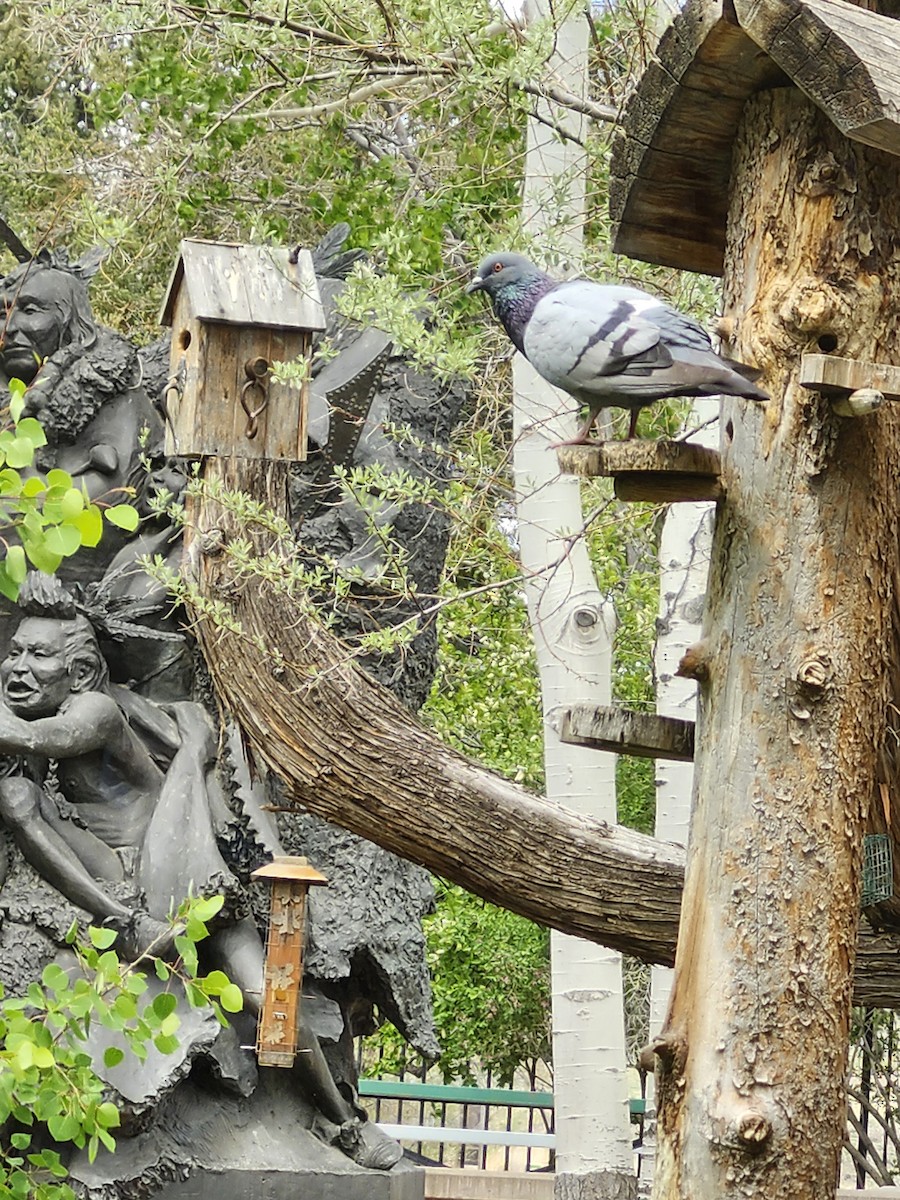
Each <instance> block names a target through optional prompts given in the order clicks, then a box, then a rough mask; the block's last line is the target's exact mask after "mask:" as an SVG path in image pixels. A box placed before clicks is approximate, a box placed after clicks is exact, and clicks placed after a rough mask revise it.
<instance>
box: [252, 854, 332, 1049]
mask: <svg viewBox="0 0 900 1200" xmlns="http://www.w3.org/2000/svg"><path fill="white" fill-rule="evenodd" d="M253 878H254V879H270V880H271V881H272V895H271V900H270V903H269V933H268V937H267V939H266V972H265V984H264V990H263V1003H262V1010H261V1012H260V1016H259V1025H258V1028H257V1034H256V1056H257V1059H258V1061H259V1065H260V1066H261V1067H290V1066H293V1063H294V1059H295V1057H296V1055H297V1018H298V1015H299V1012H300V985H301V983H302V981H303V945H304V939H305V936H306V897H307V894H308V892H309V889H310V887H312V886H314V885H315V884H322V883H327V882H328V880H327V879H326V878H325V876H324V875H322V874H320V873H319V872H318V871H317V870H316V869H315V868H314V867H311V866H310V865H309V863H308V862H307V860H306V859H305V858H294V857H290V856H286V855H276V856H275V858H274V859H273V860H272V862H270V863H267V864H266V866H264V867H260V868H259V870H258V871H254V872H253Z"/></svg>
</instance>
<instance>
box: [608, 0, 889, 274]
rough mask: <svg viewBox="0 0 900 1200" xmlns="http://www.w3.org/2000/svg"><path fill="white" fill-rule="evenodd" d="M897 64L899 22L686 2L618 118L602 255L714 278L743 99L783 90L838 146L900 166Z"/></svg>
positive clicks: (781, 5)
mask: <svg viewBox="0 0 900 1200" xmlns="http://www.w3.org/2000/svg"><path fill="white" fill-rule="evenodd" d="M898 62H900V22H897V21H895V20H892V19H891V18H890V17H884V16H880V15H879V14H877V13H872V12H869V11H867V10H865V9H862V8H858V7H857V6H856V5H853V4H848V3H845V0H687V3H686V4H685V6H684V8H683V9H682V11H681V12H680V13H679V14H678V15H677V16H676V17H675V19H674V21H673V22H672V24H671V25H670V26H669V28H668V29H667V30H666V32H665V33H664V34H663V36H662V38H661V40H660V43H659V47H658V49H657V54H656V60H655V61H654V62H653V63H651V65H650V67H649V68H648V69H647V70H646V71H645V72H644V74H643V76H642V77H641V81H640V83H639V85H638V87H637V89H636V90H635V92H634V94H633V95H632V97H631V100H630V101H629V103H628V106H627V108H626V110H625V114H624V118H623V123H622V132H621V133H620V134H619V136H618V138H617V141H616V146H615V150H614V153H613V158H612V165H611V180H610V201H609V203H610V212H611V216H612V219H613V245H614V248H615V249H616V250H617V251H618V252H619V253H621V254H629V255H631V256H632V257H633V258H641V259H645V260H647V261H648V262H655V263H661V264H662V265H664V266H671V267H680V268H682V269H685V270H689V271H704V272H707V273H709V274H712V275H720V274H721V273H722V267H723V258H724V251H725V223H726V218H727V214H728V194H729V183H730V176H731V149H732V144H733V142H734V138H735V135H736V133H737V129H738V124H739V122H740V118H741V112H742V110H743V107H744V102H745V101H746V100H747V98H748V97H749V96H751V95H753V93H755V92H759V91H763V90H765V89H768V88H772V87H786V86H790V85H792V84H793V85H794V86H796V87H798V88H800V89H801V90H802V91H803V92H805V93H806V95H807V96H809V98H810V99H811V100H812V101H813V102H814V103H815V104H816V105H818V107H819V108H821V109H822V111H823V112H825V113H826V115H827V116H828V117H829V118H830V119H831V120H832V121H833V122H834V124H835V125H836V126H837V128H838V129H840V130H841V131H842V132H843V133H845V134H846V135H847V137H849V138H853V139H854V140H856V141H860V142H865V143H866V144H867V145H870V146H876V147H878V148H879V149H881V150H886V151H888V152H889V153H891V154H898V155H900V71H898V69H897V63H898Z"/></svg>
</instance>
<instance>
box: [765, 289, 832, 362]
mask: <svg viewBox="0 0 900 1200" xmlns="http://www.w3.org/2000/svg"><path fill="white" fill-rule="evenodd" d="M841 308H842V306H841V303H840V299H839V297H838V296H837V295H835V293H834V289H833V288H830V287H829V286H828V285H827V284H824V283H822V282H821V281H820V280H818V279H811V278H807V279H801V280H800V281H799V282H798V283H797V284H796V285H795V286H794V287H792V288H790V289H789V291H788V292H787V295H786V296H785V297H784V300H783V301H782V303H781V307H780V310H779V314H778V315H779V317H780V319H781V323H782V325H783V326H784V328H785V330H786V331H787V333H789V334H790V335H791V337H793V338H794V339H795V340H796V341H798V342H803V343H805V342H807V340H808V339H809V337H810V336H813V337H818V336H819V335H822V334H827V333H830V332H831V331H832V326H833V324H834V322H835V319H836V318H837V316H838V314H839V313H840V312H841ZM835 348H836V347H835Z"/></svg>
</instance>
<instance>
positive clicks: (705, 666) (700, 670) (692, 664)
mask: <svg viewBox="0 0 900 1200" xmlns="http://www.w3.org/2000/svg"><path fill="white" fill-rule="evenodd" d="M675 674H676V675H677V676H678V677H679V678H680V679H696V680H697V682H698V683H706V681H707V680H708V679H709V645H708V643H707V642H705V641H703V642H695V643H694V644H693V646H688V648H687V650H685V652H684V654H682V656H681V659H680V661H679V663H678V669H677V670H676V672H675Z"/></svg>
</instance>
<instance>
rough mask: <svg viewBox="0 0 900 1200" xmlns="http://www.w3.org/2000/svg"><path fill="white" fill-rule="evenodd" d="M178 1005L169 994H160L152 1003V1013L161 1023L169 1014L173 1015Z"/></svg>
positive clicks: (174, 998)
mask: <svg viewBox="0 0 900 1200" xmlns="http://www.w3.org/2000/svg"><path fill="white" fill-rule="evenodd" d="M177 1005H178V1000H177V999H176V997H175V996H173V995H172V993H171V992H160V994H159V995H158V996H157V997H156V999H155V1000H154V1001H153V1011H154V1013H155V1014H156V1015H157V1016H158V1017H159V1019H160V1020H161V1021H162V1020H163V1019H164V1018H165V1017H167V1016H168V1015H169V1014H170V1013H173V1012H174V1011H175V1009H176V1007H177Z"/></svg>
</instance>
